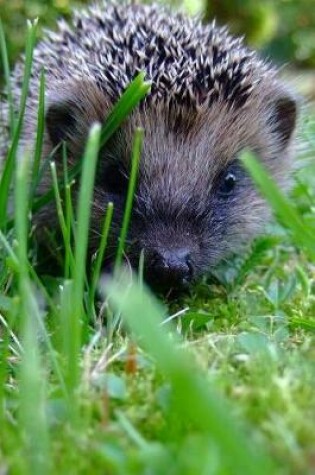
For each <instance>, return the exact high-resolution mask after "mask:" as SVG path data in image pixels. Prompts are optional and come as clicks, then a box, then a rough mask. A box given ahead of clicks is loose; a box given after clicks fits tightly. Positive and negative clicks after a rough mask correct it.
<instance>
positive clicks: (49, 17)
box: [0, 0, 315, 68]
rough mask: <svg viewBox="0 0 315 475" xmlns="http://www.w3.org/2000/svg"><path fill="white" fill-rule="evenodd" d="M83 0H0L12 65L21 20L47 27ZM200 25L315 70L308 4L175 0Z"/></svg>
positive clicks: (313, 19)
mask: <svg viewBox="0 0 315 475" xmlns="http://www.w3.org/2000/svg"><path fill="white" fill-rule="evenodd" d="M87 3H90V2H89V0H81V1H78V0H76V1H73V0H0V11H1V18H2V21H3V23H4V28H5V32H6V35H7V40H8V47H9V56H10V58H11V61H14V60H15V59H16V57H17V56H18V54H19V52H20V51H22V50H23V45H24V42H25V19H26V18H30V19H32V18H36V17H39V18H40V23H41V26H49V27H53V26H54V24H55V21H56V18H58V17H59V16H61V15H62V16H68V15H69V14H70V11H71V9H72V8H73V7H74V6H76V5H80V4H81V5H82V4H87ZM166 3H172V5H176V6H178V5H181V4H185V7H186V8H187V7H188V9H189V10H191V11H192V12H194V13H201V14H202V16H203V17H204V18H205V20H206V21H208V20H209V21H210V20H211V19H212V18H216V19H217V21H218V22H219V23H220V24H228V25H229V27H230V29H231V31H232V32H233V33H235V34H244V35H245V36H246V38H247V41H248V43H249V44H250V45H252V46H254V47H255V48H260V49H262V50H263V53H264V54H267V55H268V56H270V57H272V58H273V60H276V61H278V62H279V63H287V62H290V63H291V64H294V65H296V66H299V67H303V68H312V67H315V8H314V0H272V1H265V0H233V1H232V0H176V1H172V2H169V1H168V2H166Z"/></svg>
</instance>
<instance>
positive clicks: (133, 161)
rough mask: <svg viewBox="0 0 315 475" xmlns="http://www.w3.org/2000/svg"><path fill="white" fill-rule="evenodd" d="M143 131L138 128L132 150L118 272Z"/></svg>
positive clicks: (118, 256) (134, 186)
mask: <svg viewBox="0 0 315 475" xmlns="http://www.w3.org/2000/svg"><path fill="white" fill-rule="evenodd" d="M143 134H144V133H143V129H140V128H138V129H137V130H136V132H135V138H134V144H133V150H132V159H131V171H130V177H129V183H128V191H127V199H126V204H125V211H124V217H123V222H122V225H121V231H120V235H119V241H118V249H117V256H116V261H115V269H116V270H117V269H118V268H119V267H120V265H121V262H122V257H123V253H124V247H125V242H126V238H127V233H128V228H129V222H130V218H131V212H132V204H133V199H134V194H135V189H136V182H137V176H138V170H139V163H140V157H141V150H142V142H143Z"/></svg>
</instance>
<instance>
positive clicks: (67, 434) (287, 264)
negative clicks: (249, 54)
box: [0, 26, 315, 475]
mask: <svg viewBox="0 0 315 475" xmlns="http://www.w3.org/2000/svg"><path fill="white" fill-rule="evenodd" d="M34 28H35V26H30V29H29V37H28V41H27V47H26V51H27V61H26V72H25V81H24V85H23V95H22V101H21V108H20V113H19V116H18V117H17V118H12V117H11V123H12V124H13V125H12V127H13V130H12V146H11V148H10V150H9V152H8V162H7V165H6V168H5V172H4V174H3V178H2V180H1V185H0V210H1V223H2V226H1V233H0V254H1V260H0V263H1V265H0V286H1V287H0V472H1V473H2V472H3V473H6V472H8V473H13V474H49V473H51V474H55V473H56V474H57V473H58V474H63V473H64V474H72V473H73V474H78V473H96V474H104V473H106V474H119V475H120V474H154V475H155V474H161V475H162V474H163V475H164V474H171V475H172V474H174V475H175V474H184V475H185V474H187V475H188V474H205V475H211V474H214V475H221V474H222V475H225V474H229V475H230V474H231V475H234V474H254V475H259V474H266V475H267V474H268V475H269V474H275V475H286V474H292V475H293V474H294V475H295V474H302V473H303V474H311V473H314V470H315V465H314V460H315V452H314V440H315V428H314V416H315V396H314V383H315V371H314V357H315V349H314V348H315V346H314V338H315V298H314V289H315V274H314V244H313V236H314V226H315V217H314V206H315V192H314V190H315V178H314V177H315V165H314V162H313V161H312V156H313V155H314V153H315V120H314V119H312V117H309V118H308V120H307V121H305V124H304V125H303V133H304V139H305V143H306V144H307V147H306V148H307V153H306V155H305V156H304V157H303V160H302V159H301V160H302V163H303V165H304V166H303V167H302V168H301V170H300V171H299V172H297V173H296V183H295V186H294V189H293V192H292V197H291V199H290V200H288V199H287V198H285V197H283V196H282V194H281V193H280V192H279V190H278V189H277V187H276V186H275V185H274V183H273V182H272V180H271V179H270V178H269V177H268V176H267V175H266V174H265V172H264V170H263V169H261V167H260V166H259V164H258V163H256V162H255V160H254V158H253V157H251V156H250V155H249V154H245V155H244V157H243V160H244V164H245V166H246V167H247V168H248V170H249V172H250V173H251V174H252V176H253V178H254V180H255V181H256V182H257V185H258V186H259V188H260V189H261V191H262V192H263V193H264V194H265V195H266V198H267V199H268V200H269V202H270V203H271V205H272V206H273V208H274V210H275V213H276V215H277V217H278V218H279V221H280V222H281V223H282V225H283V226H282V227H280V225H276V224H274V225H273V228H272V230H271V235H270V236H267V237H262V238H260V239H257V240H256V241H255V242H254V243H253V245H252V247H251V249H250V250H248V251H247V252H246V253H245V255H244V256H239V257H236V258H235V259H233V260H232V259H231V260H230V261H229V263H228V265H225V266H223V265H222V266H221V267H220V268H218V269H217V271H216V274H215V279H213V278H211V279H210V278H205V279H204V280H203V281H202V282H200V283H199V284H197V285H196V286H195V287H194V288H193V289H192V291H191V294H190V295H186V296H185V297H182V298H181V299H178V300H177V301H175V302H172V303H169V304H168V306H167V307H166V306H164V305H162V304H161V303H160V302H158V301H157V300H156V298H154V297H153V296H151V295H150V294H149V292H148V291H147V290H145V289H143V284H142V278H141V272H140V278H139V281H134V280H133V279H130V276H127V275H126V273H125V272H121V271H120V270H119V269H120V266H119V264H120V262H121V259H122V255H123V249H124V241H125V239H126V232H127V228H128V221H129V218H130V210H131V206H132V198H133V191H134V186H135V183H136V175H137V167H138V163H139V159H140V154H141V139H142V131H141V130H139V131H135V141H134V147H133V155H132V157H131V159H132V163H133V172H132V175H133V178H132V180H130V183H131V184H130V189H129V193H128V205H127V207H126V212H125V217H124V225H123V228H122V232H121V236H120V243H119V244H120V245H119V251H118V255H117V262H116V264H117V268H116V272H115V275H114V277H112V278H107V280H105V281H102V282H101V286H100V290H101V295H102V298H101V302H100V303H101V305H99V303H96V302H95V294H96V290H97V286H98V282H99V278H100V274H101V262H102V259H103V256H104V255H106V243H107V236H108V232H109V229H110V223H111V219H112V214H113V212H114V210H113V205H112V204H109V205H108V207H107V209H106V210H104V222H103V233H102V239H101V243H100V248H99V250H98V253H97V255H96V257H95V260H94V262H93V265H92V268H91V269H92V270H91V274H90V275H87V274H86V265H85V264H86V260H87V257H86V256H87V239H88V227H89V215H90V209H89V203H90V201H91V196H92V190H93V181H94V174H95V167H96V161H97V156H98V152H99V148H100V147H101V146H102V145H103V144H104V143H105V142H106V141H107V140H108V139H109V138H110V136H111V135H112V134H113V133H114V132H115V130H117V128H118V127H119V126H120V124H121V123H122V121H123V120H124V118H125V117H126V116H127V115H128V114H129V113H130V111H131V110H132V109H133V108H134V107H136V106H137V104H138V103H139V101H140V100H141V99H142V98H143V97H144V95H145V94H146V93H147V92H148V90H149V85H148V84H147V83H145V81H144V77H143V75H139V76H138V77H137V78H136V79H135V81H134V82H133V84H132V85H131V86H130V87H129V88H128V90H127V91H126V93H125V94H124V95H123V97H122V98H121V100H120V101H119V103H118V104H117V105H116V106H115V108H114V110H113V111H112V114H111V115H110V117H109V120H108V121H107V122H106V124H104V125H103V126H102V127H101V126H99V125H96V126H94V127H93V128H92V130H91V131H90V135H89V139H88V141H87V145H86V149H85V153H84V156H83V159H82V166H80V167H77V168H76V169H70V170H67V167H66V166H65V172H64V177H62V180H60V178H59V177H58V176H57V174H56V171H55V166H54V164H52V165H51V172H52V179H53V187H52V190H51V191H50V192H49V193H48V194H47V196H45V197H44V198H43V199H42V200H41V201H40V202H38V201H36V200H34V187H35V185H36V183H37V182H38V180H39V178H40V175H41V173H42V166H43V165H42V164H41V163H40V161H39V157H40V156H41V147H42V131H43V118H44V87H45V78H44V76H42V79H41V87H40V97H41V99H40V104H39V108H38V131H39V134H38V136H37V141H36V146H35V152H34V157H32V156H29V155H27V154H26V155H25V156H24V157H19V166H18V167H17V166H16V154H17V150H18V148H17V146H18V140H19V137H20V131H21V127H22V125H23V116H24V109H25V98H26V95H27V87H28V79H29V73H30V67H31V57H32V46H33V43H34V34H35V33H34V31H35V30H34ZM0 51H1V53H2V57H3V58H2V61H3V63H4V64H5V65H7V55H6V48H5V42H4V38H3V35H2V33H1V30H0ZM6 79H7V81H8V80H9V75H8V74H6ZM12 110H13V109H12ZM11 116H13V114H11ZM64 158H65V160H64V162H65V163H66V151H64ZM79 175H81V186H80V192H79V198H78V206H77V208H76V209H73V207H72V204H71V191H72V188H71V186H72V185H71V183H72V181H73V179H74V178H75V179H77V178H78V176H79ZM29 176H32V177H33V178H32V183H29V179H28V177H29ZM9 189H12V190H14V200H15V213H14V216H13V217H12V216H9V215H8V213H7V208H8V207H7V203H8V194H7V191H8V190H9ZM52 199H53V200H56V203H57V210H58V217H59V223H60V228H61V233H62V236H63V240H64V248H65V254H64V263H63V264H64V278H63V279H60V278H58V279H56V278H53V277H50V278H49V279H48V278H47V277H46V278H44V277H42V276H39V275H37V273H36V270H35V268H34V262H35V260H36V246H35V245H34V243H33V242H32V239H31V223H30V221H29V216H30V210H32V209H33V211H34V210H36V209H38V208H39V207H40V206H42V205H43V203H45V202H47V201H49V200H52ZM142 266H143V261H142V263H140V266H139V267H140V269H141V267H142ZM104 312H105V315H106V322H104Z"/></svg>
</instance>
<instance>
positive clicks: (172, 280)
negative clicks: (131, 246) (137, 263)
mask: <svg viewBox="0 0 315 475" xmlns="http://www.w3.org/2000/svg"><path fill="white" fill-rule="evenodd" d="M145 262H146V264H145V274H146V279H147V281H148V282H149V284H151V285H153V286H154V287H158V288H160V289H161V290H166V289H167V290H169V289H174V288H176V289H178V288H183V287H186V286H187V285H188V284H189V283H190V282H191V280H192V278H193V266H192V263H191V255H190V251H189V249H188V248H185V247H182V248H181V247H180V248H175V249H171V250H170V249H161V248H159V249H155V250H151V251H149V252H147V253H146V255H145Z"/></svg>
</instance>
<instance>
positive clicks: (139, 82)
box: [101, 73, 151, 147]
mask: <svg viewBox="0 0 315 475" xmlns="http://www.w3.org/2000/svg"><path fill="white" fill-rule="evenodd" d="M144 77H145V74H144V73H140V74H138V76H137V77H136V78H135V79H134V80H133V81H132V82H131V83H130V85H129V86H128V88H127V89H126V91H125V92H124V93H123V95H122V96H121V98H120V99H119V100H118V102H117V103H116V104H115V106H114V109H113V110H112V112H111V113H110V114H109V116H108V117H107V119H106V122H105V124H104V127H103V129H102V136H101V147H103V145H105V143H106V142H107V141H108V139H109V138H110V137H111V136H112V135H113V133H114V132H116V130H117V129H118V128H119V127H120V126H121V124H122V122H123V121H124V120H125V118H126V117H127V116H128V115H129V114H130V112H131V111H132V110H133V109H134V108H135V107H136V106H137V105H138V104H139V102H140V101H141V100H142V99H143V98H144V97H145V96H146V95H147V94H148V92H149V91H150V88H151V84H150V83H149V82H146V81H144Z"/></svg>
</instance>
